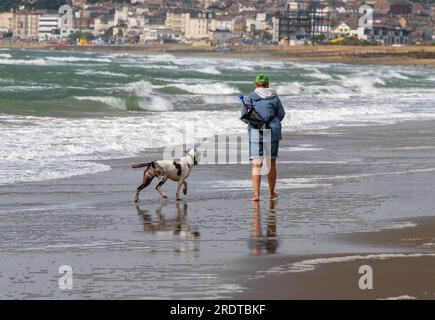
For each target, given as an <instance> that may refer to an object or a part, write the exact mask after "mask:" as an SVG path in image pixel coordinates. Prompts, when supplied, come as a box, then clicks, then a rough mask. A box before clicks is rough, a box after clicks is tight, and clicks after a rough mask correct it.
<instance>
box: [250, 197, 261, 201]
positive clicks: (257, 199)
mask: <svg viewBox="0 0 435 320" xmlns="http://www.w3.org/2000/svg"><path fill="white" fill-rule="evenodd" d="M251 200H252V201H260V197H259V196H254V197H253V198H252V199H251Z"/></svg>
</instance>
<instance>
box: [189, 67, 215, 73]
mask: <svg viewBox="0 0 435 320" xmlns="http://www.w3.org/2000/svg"><path fill="white" fill-rule="evenodd" d="M194 71H196V72H200V73H207V74H221V72H220V71H219V70H218V69H216V67H213V66H212V67H204V68H201V69H194Z"/></svg>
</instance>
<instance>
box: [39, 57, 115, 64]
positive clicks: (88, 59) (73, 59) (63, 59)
mask: <svg viewBox="0 0 435 320" xmlns="http://www.w3.org/2000/svg"><path fill="white" fill-rule="evenodd" d="M45 59H46V60H48V61H56V62H102V63H110V62H112V60H111V59H107V58H91V57H47V58H45Z"/></svg>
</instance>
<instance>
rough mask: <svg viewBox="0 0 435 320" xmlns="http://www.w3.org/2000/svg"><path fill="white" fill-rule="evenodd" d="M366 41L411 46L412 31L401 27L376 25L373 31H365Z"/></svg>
mask: <svg viewBox="0 0 435 320" xmlns="http://www.w3.org/2000/svg"><path fill="white" fill-rule="evenodd" d="M364 34H365V35H366V39H367V40H368V41H370V42H373V43H378V44H404V45H407V44H410V43H411V41H410V35H411V31H410V30H408V29H405V28H401V27H390V26H387V25H374V26H373V28H372V29H368V28H366V29H365V30H364Z"/></svg>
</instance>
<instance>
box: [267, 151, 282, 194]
mask: <svg viewBox="0 0 435 320" xmlns="http://www.w3.org/2000/svg"><path fill="white" fill-rule="evenodd" d="M267 180H268V181H269V195H270V199H274V198H276V197H278V196H279V193H278V192H275V184H276V159H271V160H270V169H269V173H268V174H267Z"/></svg>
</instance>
